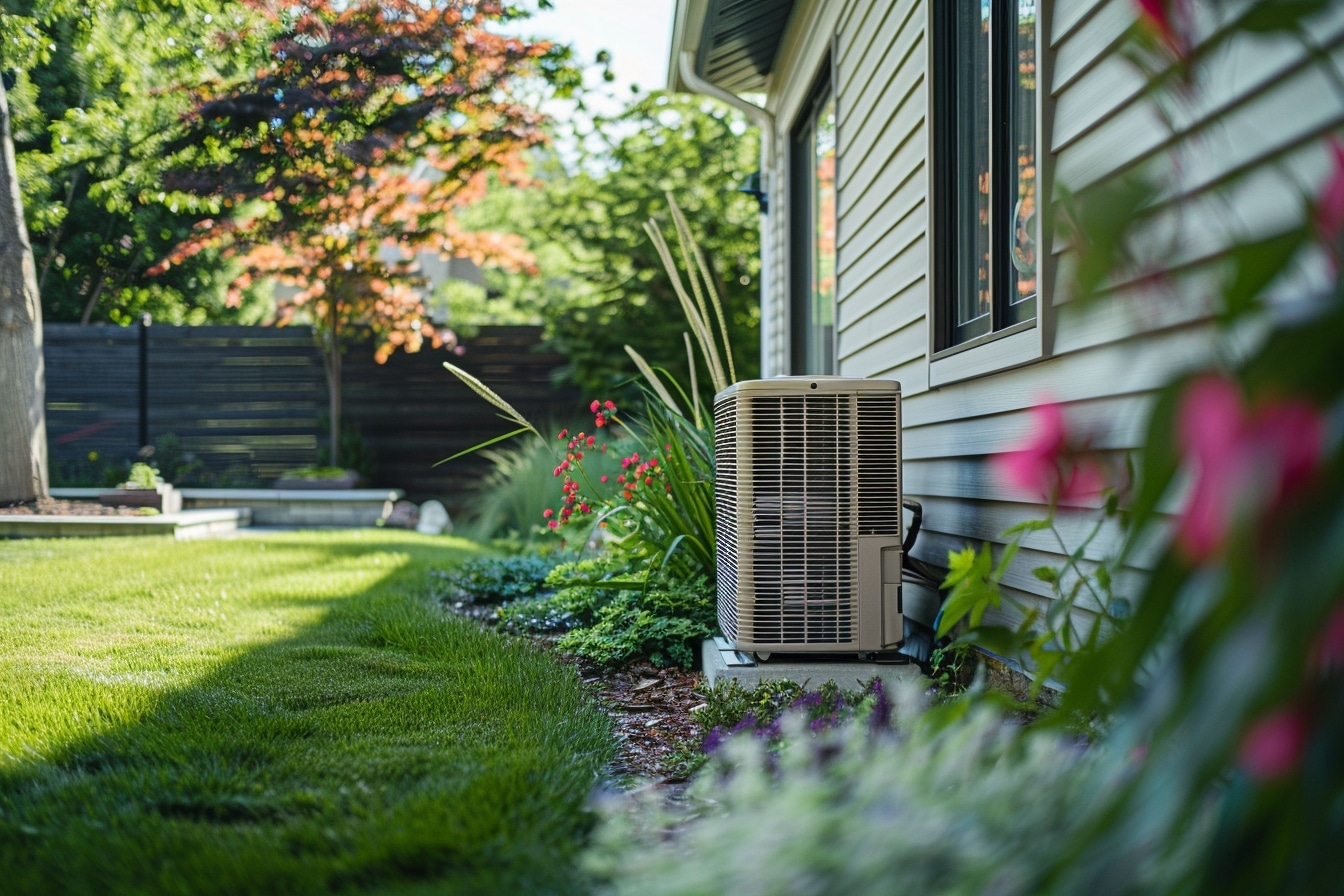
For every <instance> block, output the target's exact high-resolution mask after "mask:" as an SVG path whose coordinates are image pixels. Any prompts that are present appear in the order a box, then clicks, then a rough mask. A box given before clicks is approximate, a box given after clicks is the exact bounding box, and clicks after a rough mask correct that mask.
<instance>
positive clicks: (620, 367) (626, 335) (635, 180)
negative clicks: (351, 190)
mask: <svg viewBox="0 0 1344 896" xmlns="http://www.w3.org/2000/svg"><path fill="white" fill-rule="evenodd" d="M583 145H585V146H587V147H588V148H587V149H586V150H584V151H583V153H582V154H581V155H580V156H579V157H578V158H577V159H573V160H570V162H569V164H568V165H566V163H565V162H564V161H563V160H562V159H561V158H560V157H559V156H558V155H557V154H555V153H550V154H549V155H547V156H545V157H543V158H539V159H537V160H536V161H535V165H534V169H533V172H532V174H533V179H534V183H533V184H531V185H530V186H528V187H524V188H520V189H513V190H496V191H494V192H493V193H492V195H491V196H489V197H488V198H487V199H486V200H484V201H483V202H481V203H480V204H478V205H477V206H476V207H474V208H473V209H471V211H470V212H468V214H467V216H466V220H467V221H469V222H470V223H471V224H472V225H473V226H482V227H487V226H493V227H504V226H506V224H509V223H511V224H512V226H513V228H514V232H517V233H521V234H522V235H523V236H524V237H525V238H526V239H527V241H528V247H529V248H530V249H531V250H532V252H533V254H534V257H535V260H536V267H537V271H538V274H537V275H536V276H529V275H524V274H508V273H503V272H499V271H487V276H488V278H489V281H490V285H491V287H492V288H493V290H494V291H495V292H496V293H497V294H498V295H499V296H500V300H499V301H501V302H502V303H505V304H507V305H509V306H514V307H535V308H539V309H541V311H542V314H543V315H544V317H545V319H546V322H547V325H548V330H549V333H550V335H551V338H552V339H553V340H554V342H555V344H556V346H557V347H558V348H559V349H560V351H562V352H563V353H564V354H565V356H566V357H567V358H568V359H569V365H568V367H567V368H566V370H565V373H564V376H565V378H566V379H567V380H568V381H569V382H572V383H574V384H576V385H578V386H579V387H581V388H582V389H584V390H585V391H586V392H588V393H589V394H591V395H593V396H599V395H600V396H602V397H604V398H605V397H608V396H612V397H615V398H617V400H619V401H623V402H627V403H628V402H630V401H633V400H635V399H636V398H637V397H638V396H639V392H638V388H637V387H636V386H635V385H634V384H633V383H632V377H633V375H634V369H633V367H632V366H631V364H630V359H629V357H628V356H627V355H626V353H625V351H624V345H625V344H626V343H630V344H631V345H632V346H633V347H634V348H636V349H637V350H638V351H639V352H640V354H641V355H643V356H644V357H645V358H646V359H647V360H648V362H649V364H650V365H652V366H654V367H658V368H663V369H665V370H667V371H668V372H670V373H671V374H672V375H673V377H674V378H675V379H676V380H677V382H680V383H682V384H685V385H687V387H689V382H690V376H689V373H690V371H689V366H688V363H687V351H686V344H685V340H684V337H683V333H685V331H686V319H685V317H684V315H683V313H682V308H681V305H680V303H679V300H678V299H677V296H676V293H675V291H674V289H673V287H672V284H671V282H670V281H669V280H668V278H667V276H666V272H665V270H664V266H663V263H662V261H661V259H660V258H659V255H658V251H657V248H656V247H655V245H654V243H653V242H652V241H651V240H650V239H649V235H648V233H646V232H645V230H644V225H645V222H647V221H649V220H650V219H651V218H652V219H654V220H655V221H657V222H658V223H659V224H660V225H661V226H662V228H663V229H664V231H665V232H666V234H667V236H668V239H669V240H673V239H674V236H673V226H672V220H671V217H670V215H669V213H668V202H667V198H668V194H669V193H670V194H672V195H673V196H674V197H675V199H676V201H677V203H678V204H679V205H680V207H681V208H682V210H683V212H684V213H685V216H686V218H687V221H688V223H689V226H690V231H691V232H692V233H694V234H695V236H696V240H697V242H698V243H699V245H700V247H701V249H702V251H703V252H704V254H705V258H706V261H707V263H708V266H709V269H710V271H711V272H712V274H713V276H714V278H715V281H716V286H717V288H718V293H719V295H720V296H721V298H722V300H723V304H724V308H725V313H726V315H727V320H728V329H729V335H730V341H731V344H732V347H733V352H734V360H735V362H736V369H737V371H738V374H739V377H750V376H753V375H755V372H756V371H757V370H758V369H759V367H758V357H757V351H756V346H757V345H758V344H759V342H758V339H759V337H758V334H759V328H760V311H759V290H760V286H759V282H758V281H757V276H758V273H759V271H760V252H759V227H758V219H759V208H758V206H757V204H756V202H755V200H753V199H752V198H751V197H749V196H747V195H745V194H742V193H740V192H738V191H737V187H738V186H739V185H741V184H742V183H743V182H744V181H745V180H746V179H747V177H748V175H749V174H750V173H751V172H752V171H754V170H755V169H756V167H757V165H758V161H757V158H758V156H757V146H758V143H757V137H756V133H755V131H754V130H751V129H749V128H748V127H747V125H746V123H745V121H744V119H743V117H742V116H741V115H740V114H738V113H737V112H736V111H734V110H732V109H730V108H728V107H727V106H724V105H722V104H720V103H717V102H715V101H713V100H708V99H704V98H697V97H686V96H678V95H670V94H664V93H653V94H650V95H648V96H644V97H641V98H638V99H636V100H635V101H634V102H633V103H632V104H631V105H630V106H629V108H627V109H626V110H625V111H624V112H623V113H622V114H620V115H619V116H616V117H615V118H611V119H607V120H600V121H599V122H598V128H597V130H596V131H595V132H594V133H593V134H590V135H588V139H587V140H586V141H584V144H583ZM570 169H575V170H570ZM708 379H709V378H708V372H707V371H706V370H704V369H703V368H701V369H700V370H699V372H698V373H697V382H698V383H699V384H700V385H701V386H705V385H706V384H707V383H708ZM702 391H703V389H702Z"/></svg>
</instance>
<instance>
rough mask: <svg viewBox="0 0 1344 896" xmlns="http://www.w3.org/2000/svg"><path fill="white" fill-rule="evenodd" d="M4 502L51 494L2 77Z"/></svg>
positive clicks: (31, 276) (38, 354) (32, 292)
mask: <svg viewBox="0 0 1344 896" xmlns="http://www.w3.org/2000/svg"><path fill="white" fill-rule="evenodd" d="M0 189H3V190H4V192H5V196H4V201H3V203H0V504H9V503H13V502H17V501H32V500H35V499H36V498H39V497H45V496H46V495H47V425H46V413H45V408H44V406H43V395H44V391H45V387H44V382H45V381H44V377H43V370H42V303H41V302H40V301H39V299H38V293H37V269H36V268H35V267H34V265H33V250H32V248H31V247H30V246H29V244H28V229H27V227H25V226H24V223H23V199H22V197H21V195H20V193H19V179H18V170H17V168H16V167H15V164H14V144H13V142H12V141H11V139H10V135H9V101H8V99H7V98H6V93H5V87H4V85H3V83H0Z"/></svg>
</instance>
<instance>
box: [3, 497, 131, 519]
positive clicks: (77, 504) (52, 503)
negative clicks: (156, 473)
mask: <svg viewBox="0 0 1344 896" xmlns="http://www.w3.org/2000/svg"><path fill="white" fill-rule="evenodd" d="M0 516H141V513H140V508H138V507H104V506H103V505H102V504H99V503H98V502H97V501H66V500H62V499H60V498H38V499H37V500H36V501H24V502H22V503H19V504H4V505H0Z"/></svg>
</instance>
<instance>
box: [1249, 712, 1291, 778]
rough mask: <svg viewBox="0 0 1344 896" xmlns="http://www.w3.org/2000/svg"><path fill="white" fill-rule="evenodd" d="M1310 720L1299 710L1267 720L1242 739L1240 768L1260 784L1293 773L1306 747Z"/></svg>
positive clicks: (1272, 715)
mask: <svg viewBox="0 0 1344 896" xmlns="http://www.w3.org/2000/svg"><path fill="white" fill-rule="evenodd" d="M1307 734H1308V725H1307V719H1306V716H1305V715H1304V714H1303V713H1302V712H1301V710H1299V709H1297V708H1293V709H1281V710H1278V711H1277V712H1273V713H1270V714H1269V715H1267V716H1263V717H1262V718H1260V719H1259V720H1257V721H1256V722H1255V724H1253V725H1252V726H1251V727H1250V729H1249V730H1247V732H1246V734H1245V735H1243V737H1242V739H1241V746H1240V748H1239V749H1238V751H1237V764H1238V765H1240V766H1241V767H1242V768H1243V769H1245V771H1246V773H1247V774H1248V775H1250V776H1251V777H1252V778H1255V779H1256V780H1257V781H1269V780H1272V779H1274V778H1278V777H1281V776H1283V775H1285V774H1287V773H1288V772H1291V771H1292V770H1293V769H1294V768H1296V767H1297V763H1298V761H1299V760H1300V759H1301V758H1302V750H1303V748H1304V747H1305V746H1306V742H1307Z"/></svg>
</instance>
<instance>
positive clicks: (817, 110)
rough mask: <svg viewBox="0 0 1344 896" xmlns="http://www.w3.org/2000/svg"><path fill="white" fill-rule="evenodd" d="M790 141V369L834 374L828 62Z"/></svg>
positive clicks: (832, 158) (832, 167)
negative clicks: (791, 260)
mask: <svg viewBox="0 0 1344 896" xmlns="http://www.w3.org/2000/svg"><path fill="white" fill-rule="evenodd" d="M822 71H823V72H825V73H826V74H824V75H823V77H822V79H821V81H820V82H819V83H818V84H817V85H816V86H815V87H813V88H812V93H811V98H810V100H809V101H808V103H807V105H805V106H804V107H803V112H802V114H801V115H800V116H799V120H798V123H797V124H796V125H795V126H794V128H793V133H792V135H791V136H792V139H791V145H790V150H791V152H790V163H789V165H790V172H789V186H790V189H789V195H790V196H791V197H792V198H791V202H790V206H791V207H790V210H789V211H790V215H789V220H790V242H791V243H792V246H791V248H792V252H791V257H792V259H793V262H792V265H791V267H790V271H791V274H790V277H791V280H792V282H791V284H790V290H791V293H792V296H791V306H792V307H791V314H790V321H791V323H790V340H791V342H790V356H791V361H790V367H791V372H792V373H795V374H808V373H814V374H826V373H834V372H835V135H836V127H835V93H834V91H833V90H832V89H831V79H830V76H829V72H830V63H826V64H825V65H824V66H823V67H822Z"/></svg>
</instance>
